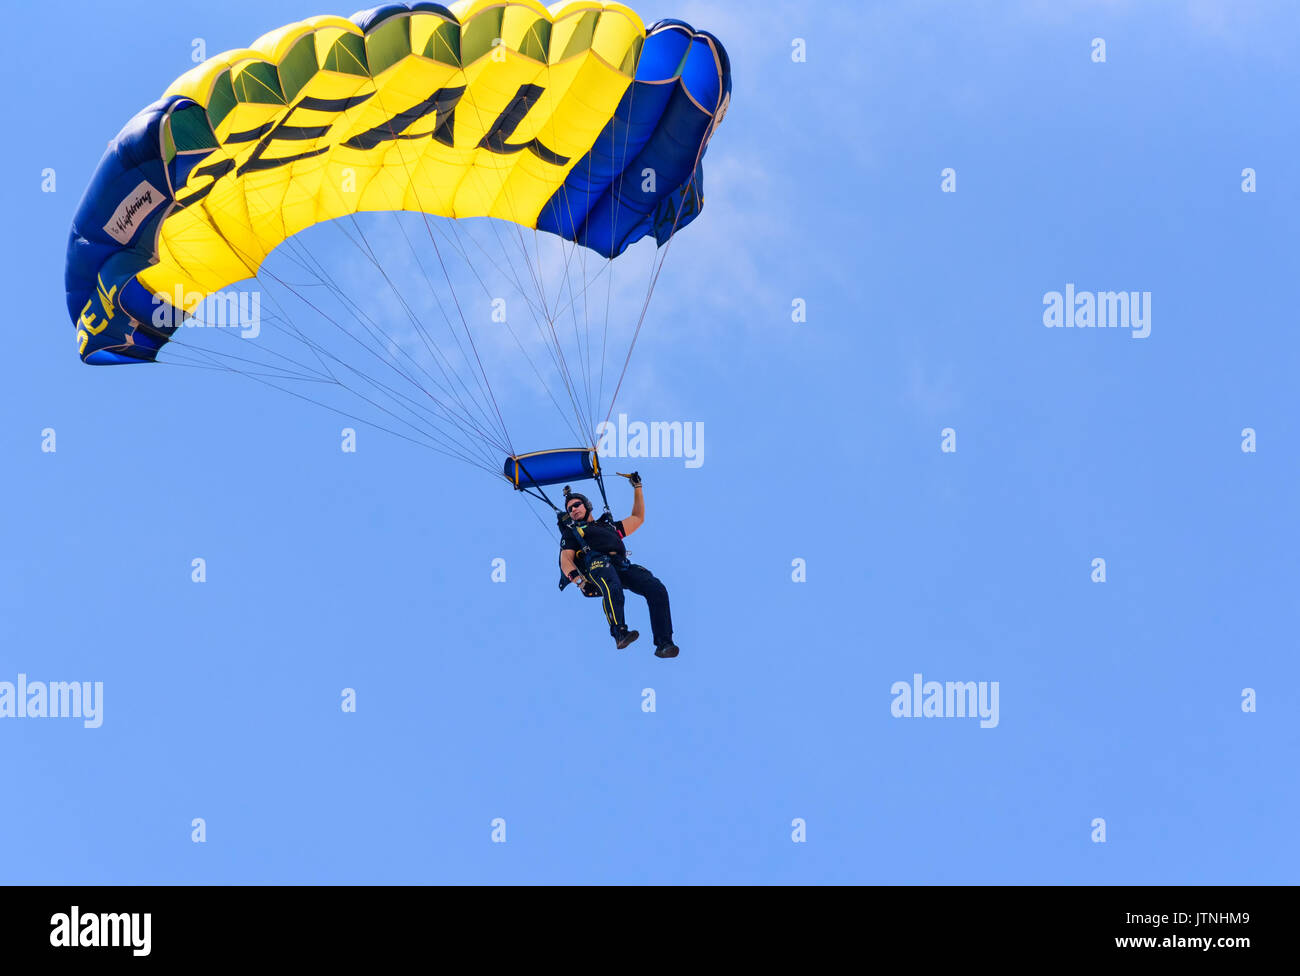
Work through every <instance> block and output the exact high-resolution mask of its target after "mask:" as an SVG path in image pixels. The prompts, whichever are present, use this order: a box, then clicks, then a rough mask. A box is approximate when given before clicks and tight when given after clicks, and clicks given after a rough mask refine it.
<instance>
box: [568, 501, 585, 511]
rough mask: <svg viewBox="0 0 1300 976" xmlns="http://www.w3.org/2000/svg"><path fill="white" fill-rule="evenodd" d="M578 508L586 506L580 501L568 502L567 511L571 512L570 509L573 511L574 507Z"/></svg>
mask: <svg viewBox="0 0 1300 976" xmlns="http://www.w3.org/2000/svg"><path fill="white" fill-rule="evenodd" d="M578 508H586V506H585V505H583V504H582V502H570V503H569V511H570V512H572V511H574V510H575V509H578Z"/></svg>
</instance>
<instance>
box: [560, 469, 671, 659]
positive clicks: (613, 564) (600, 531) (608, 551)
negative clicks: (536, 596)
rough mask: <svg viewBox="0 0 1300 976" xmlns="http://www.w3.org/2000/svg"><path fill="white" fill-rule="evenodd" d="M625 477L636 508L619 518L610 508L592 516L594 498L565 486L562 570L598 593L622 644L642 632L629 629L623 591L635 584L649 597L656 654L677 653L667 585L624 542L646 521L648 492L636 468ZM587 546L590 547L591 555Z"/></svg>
mask: <svg viewBox="0 0 1300 976" xmlns="http://www.w3.org/2000/svg"><path fill="white" fill-rule="evenodd" d="M622 477H624V478H627V480H628V481H630V482H631V483H632V488H633V499H632V514H631V515H629V516H628V517H627V518H625V519H622V520H620V521H615V520H614V518H613V516H611V515H610V514H609V512H606V513H605V514H604V515H602V516H601V517H600V518H593V517H592V510H591V501H590V499H588V498H587V496H586V495H583V494H581V493H580V492H570V491H569V488H568V486H567V485H566V486H565V488H564V508H565V510H564V512H561V513H560V516H559V519H560V570H561V571H562V572H563V573H564V575H565V576H566V577H567V578H568V579H569V581H570V582H572V583H575V584H577V586H578V587H579V589H581V590H582V591H583V592H584V593H586V594H587V595H588V596H596V595H599V596H600V605H601V608H602V609H603V610H604V611H605V619H606V620H608V621H609V632H610V635H611V636H612V637H613V638H614V644H615V646H616V647H618V648H619V649H620V650H622V649H623V648H625V647H627V646H628V645H629V644H631V643H632V642H633V641H634V640H636V639H637V638H638V637H639V636H640V634H639V633H638V632H637V631H635V630H628V627H627V617H626V616H625V615H624V612H623V591H624V590H631V591H632V592H633V593H638V594H640V595H641V596H643V597H645V601H646V604H647V605H648V606H649V608H650V628H651V633H652V635H653V636H654V642H655V657H676V656H677V654H678V647H677V645H676V644H674V643H673V620H672V616H671V614H670V613H669V610H668V589H667V588H666V587H665V586H664V585H663V583H661V582H659V580H657V579H656V578H655V576H654V574H653V573H651V572H650V570H648V569H646V568H645V567H644V566H638V565H636V564H635V563H633V562H631V561H629V560H628V558H627V549H626V548H625V547H624V546H623V539H624V537H625V536H629V535H631V534H632V533H633V532H635V531H636V530H637V529H639V528H640V527H641V526H642V524H643V523H644V522H645V498H644V497H643V496H642V494H641V475H640V474H638V473H637V472H635V471H633V472H632V473H631V474H630V475H622ZM584 543H585V546H584ZM584 549H586V550H588V551H590V557H588V555H587V553H586V552H584ZM580 566H581V567H582V568H581V569H580V568H579V567H580Z"/></svg>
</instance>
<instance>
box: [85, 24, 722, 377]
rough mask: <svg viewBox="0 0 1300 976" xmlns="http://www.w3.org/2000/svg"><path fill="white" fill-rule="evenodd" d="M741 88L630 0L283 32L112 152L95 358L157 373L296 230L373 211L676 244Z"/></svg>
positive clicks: (679, 29) (88, 335)
mask: <svg viewBox="0 0 1300 976" xmlns="http://www.w3.org/2000/svg"><path fill="white" fill-rule="evenodd" d="M139 54H140V55H142V56H145V55H148V54H149V52H139ZM141 60H143V57H142V58H141ZM730 90H731V78H730V66H729V63H728V60H727V56H726V53H725V51H724V50H723V48H722V46H721V44H720V43H718V41H717V40H716V39H715V38H714V37H713V36H712V35H710V34H708V33H704V32H701V31H695V30H693V29H692V28H691V27H690V26H689V25H687V24H684V23H682V22H680V21H675V20H664V21H660V22H658V23H656V24H654V25H652V26H651V27H649V28H646V26H645V25H644V24H643V23H642V21H641V19H640V18H639V17H638V16H637V14H636V13H635V12H634V11H632V10H631V9H629V8H628V7H625V6H623V5H621V4H618V3H601V2H593V0H566V2H563V3H558V4H556V5H555V6H554V7H552V8H551V9H550V10H547V8H545V7H543V6H542V5H541V4H539V3H536V2H535V0H508V2H506V3H501V2H500V0H465V2H461V3H456V4H453V5H451V6H450V7H444V6H442V5H440V4H436V3H426V2H412V3H406V4H387V5H384V6H381V7H376V8H374V9H372V10H367V11H363V12H360V13H357V14H354V15H353V16H352V17H351V18H348V19H345V18H342V17H334V16H321V17H313V18H311V19H309V20H304V21H301V22H299V23H295V24H290V25H288V26H286V27H282V28H280V29H279V30H276V31H273V32H271V33H269V34H267V35H265V36H263V37H262V38H260V39H258V40H257V41H255V42H254V43H253V44H252V45H251V46H250V47H249V48H247V49H245V50H237V51H229V52H226V53H224V54H221V55H218V56H217V57H214V58H210V59H209V60H207V61H205V62H204V63H203V64H201V65H199V66H198V67H196V68H194V69H193V70H191V71H189V72H187V73H186V74H184V75H182V76H181V77H180V78H178V79H177V80H176V81H175V82H174V83H173V84H172V85H171V87H170V88H168V90H167V92H166V93H165V94H164V96H163V97H162V98H161V99H160V100H158V101H157V102H155V103H154V104H152V105H150V106H148V107H147V108H145V109H143V110H142V111H141V112H139V113H138V114H137V115H136V116H135V117H134V118H133V119H131V121H130V122H128V123H127V124H126V126H125V127H124V128H123V129H122V131H121V132H120V133H119V134H118V136H117V137H116V138H115V139H114V140H113V141H112V142H111V143H110V144H109V148H108V151H107V152H106V153H105V155H104V157H103V159H101V161H100V163H99V166H98V168H97V169H96V171H95V174H94V176H93V178H92V180H91V182H90V185H89V187H88V189H87V190H86V193H85V196H84V197H83V198H82V200H81V203H80V205H79V206H78V208H77V211H76V215H75V218H74V220H73V226H72V231H71V234H70V238H69V242H68V253H67V265H66V272H65V284H66V290H67V305H68V311H69V314H70V315H71V318H72V321H73V323H74V325H75V326H76V330H77V343H78V350H79V352H80V355H81V358H82V359H83V360H84V361H85V362H87V363H90V364H94V365H101V364H121V363H133V362H152V361H154V359H155V357H156V356H157V354H158V351H159V349H160V348H161V347H162V346H163V345H164V344H165V343H167V342H168V341H169V340H170V339H171V338H172V337H173V334H174V332H175V331H176V329H177V328H178V327H179V326H180V325H181V324H182V323H183V322H184V320H185V318H186V317H187V316H188V315H190V314H192V313H194V312H195V310H196V309H197V308H198V307H199V305H200V304H201V303H202V301H203V300H204V298H205V297H207V296H209V295H211V294H212V293H214V292H216V291H218V290H219V289H222V288H224V287H225V286H227V285H229V284H231V283H233V282H235V281H240V280H243V279H245V278H248V277H250V276H253V275H256V274H257V273H258V270H259V268H260V267H261V265H262V263H263V261H264V259H265V258H266V257H267V256H268V255H269V254H270V252H271V251H272V250H273V249H275V248H276V247H277V245H279V244H280V243H281V242H283V241H285V240H286V238H289V237H291V236H292V235H294V234H296V233H298V232H299V231H302V230H304V229H305V228H307V227H309V226H311V225H313V224H316V223H320V222H323V221H328V220H332V219H335V218H339V217H344V216H348V215H354V214H357V213H360V212H363V211H381V210H406V211H416V212H422V213H425V214H431V215H436V216H440V217H448V218H464V217H494V218H498V219H500V220H504V221H510V222H512V223H515V224H518V225H520V226H523V227H527V228H532V229H535V230H537V231H541V232H544V233H547V234H552V235H556V236H557V237H559V238H562V239H563V240H565V241H571V242H573V243H574V244H575V245H578V246H580V247H582V248H586V249H590V250H591V251H594V252H596V253H597V254H599V255H601V256H603V257H605V258H612V257H614V256H616V255H618V254H620V253H622V252H623V251H624V250H625V249H626V248H627V247H628V246H629V245H630V244H632V243H633V242H635V241H637V240H639V239H641V238H644V237H648V236H652V237H653V238H654V239H655V241H656V242H657V243H658V244H660V245H662V244H664V243H665V242H666V241H667V240H668V239H669V238H670V237H671V236H672V235H673V234H674V233H675V232H676V231H677V230H679V229H680V228H681V227H684V226H685V225H686V224H688V223H690V221H691V220H693V219H694V218H695V216H696V215H697V214H698V213H699V210H700V208H701V207H702V205H703V196H702V193H703V191H702V176H701V172H702V171H701V169H700V166H699V162H700V158H701V156H702V155H703V153H704V149H705V146H706V145H707V143H708V140H709V137H710V136H711V135H712V133H713V130H714V128H715V127H716V126H717V124H718V123H719V122H720V121H721V119H722V117H723V115H724V114H725V112H726V109H727V105H728V102H729V99H730Z"/></svg>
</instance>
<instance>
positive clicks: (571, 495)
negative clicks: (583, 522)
mask: <svg viewBox="0 0 1300 976" xmlns="http://www.w3.org/2000/svg"><path fill="white" fill-rule="evenodd" d="M575 498H576V499H577V500H578V501H580V502H582V504H583V505H585V506H586V508H587V511H586V512H585V513H584V515H583V518H584V519H589V518H591V517H592V516H593V515H594V509H592V507H591V499H590V498H588V497H587V496H586V495H584V494H583V493H582V492H580V491H569V486H568V485H565V486H564V510H565V511H566V512H568V511H569V503H570V502H571V501H573V500H574V499H575ZM570 517H572V516H570Z"/></svg>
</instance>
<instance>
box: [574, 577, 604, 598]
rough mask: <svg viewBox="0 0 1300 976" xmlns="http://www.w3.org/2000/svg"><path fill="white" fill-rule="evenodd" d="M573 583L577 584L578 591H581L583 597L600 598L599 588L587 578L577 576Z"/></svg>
mask: <svg viewBox="0 0 1300 976" xmlns="http://www.w3.org/2000/svg"><path fill="white" fill-rule="evenodd" d="M574 582H575V583H577V584H578V589H580V590H582V595H583V596H600V587H599V586H597V585H596V584H595V583H594V582H593V581H592V580H589V579H587V577H585V576H579V577H578V578H577V579H576V580H574Z"/></svg>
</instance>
